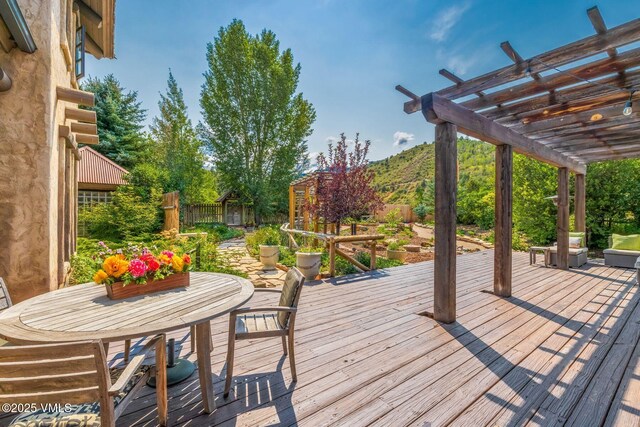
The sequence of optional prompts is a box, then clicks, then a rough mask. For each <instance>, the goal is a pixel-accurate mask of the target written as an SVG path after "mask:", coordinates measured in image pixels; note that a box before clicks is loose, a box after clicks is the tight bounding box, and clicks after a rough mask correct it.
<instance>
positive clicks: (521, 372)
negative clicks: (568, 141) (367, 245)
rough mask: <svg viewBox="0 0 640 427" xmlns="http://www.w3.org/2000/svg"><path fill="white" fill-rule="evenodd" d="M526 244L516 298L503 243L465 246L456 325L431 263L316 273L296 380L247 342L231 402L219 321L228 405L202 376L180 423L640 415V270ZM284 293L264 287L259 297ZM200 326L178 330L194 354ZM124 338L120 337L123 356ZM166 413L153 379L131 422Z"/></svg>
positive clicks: (585, 420) (218, 357)
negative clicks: (638, 274) (548, 264)
mask: <svg viewBox="0 0 640 427" xmlns="http://www.w3.org/2000/svg"><path fill="white" fill-rule="evenodd" d="M513 255H514V256H513V296H512V297H511V298H506V299H505V298H499V297H496V296H494V295H493V294H492V293H491V292H490V291H492V289H493V272H492V268H493V253H492V251H484V252H478V253H474V254H469V255H464V256H460V257H458V276H457V277H458V289H457V295H458V301H457V306H458V319H457V322H455V323H453V324H451V325H443V324H438V323H437V322H435V321H434V320H432V319H430V318H428V317H426V316H422V315H419V314H420V313H422V312H424V311H430V310H432V306H433V263H432V262H425V263H420V264H412V265H407V266H403V267H397V268H393V269H388V270H384V271H378V272H372V273H367V274H361V275H353V276H349V277H346V278H339V279H336V280H331V281H325V282H322V283H317V284H315V283H312V284H308V285H307V286H305V288H304V291H303V294H302V298H301V300H300V306H299V310H300V313H299V316H298V322H297V328H296V330H297V332H296V334H297V335H296V360H297V368H298V382H297V384H292V383H291V374H290V369H289V361H288V360H287V359H286V358H284V357H283V356H282V349H281V344H280V340H279V339H264V340H247V341H240V342H238V343H237V346H236V366H235V373H236V376H235V377H234V383H233V388H232V392H231V395H230V397H229V398H228V399H227V400H225V399H223V398H222V394H221V393H222V387H223V382H224V374H225V371H224V359H225V355H226V334H227V327H228V326H227V321H228V320H227V318H221V319H217V320H215V321H214V322H212V334H213V340H214V350H213V352H212V365H213V372H214V386H215V389H216V393H217V395H216V404H217V410H216V412H215V413H213V414H203V412H202V402H201V397H200V392H199V384H198V380H197V375H194V376H193V377H192V378H190V379H189V380H187V381H185V382H184V383H182V384H179V385H177V386H174V387H171V388H170V390H169V398H170V400H169V410H170V424H171V425H176V426H214V425H215V426H261V425H282V426H288V425H304V426H324V425H343V426H361V425H362V426H364V425H379V426H388V425H393V426H402V425H416V426H424V425H426V423H431V425H434V426H439V425H460V426H469V425H473V426H475V425H487V426H494V425H500V426H507V425H522V424H526V423H530V424H531V425H563V424H566V425H576V426H577V425H593V424H599V425H601V424H604V425H611V426H614V425H625V426H626V425H639V426H640V403H639V402H640V343H639V340H640V329H639V328H638V323H640V304H639V303H640V290H639V288H638V287H637V285H636V283H635V271H632V270H625V269H616V268H610V267H606V266H603V265H600V264H590V265H587V266H585V267H583V268H581V269H572V270H569V271H562V270H556V269H551V268H544V267H542V266H530V265H529V264H528V254H524V253H514V254H513ZM273 298H274V295H273V294H256V296H255V297H254V300H253V301H251V304H250V305H263V303H268V302H273ZM187 334H188V331H187V330H184V331H175V332H172V333H171V334H169V336H170V337H175V338H177V339H178V343H179V345H181V349H180V350H181V354H182V356H184V357H188V358H190V359H192V360H195V356H194V355H193V354H190V352H189V348H190V346H189V337H188V335H187ZM137 344H138V345H139V344H140V343H137ZM136 348H138V347H134V352H135V350H136ZM122 349H123V346H122V344H121V343H114V344H112V346H111V348H110V355H111V356H112V357H113V358H114V362H113V363H119V361H120V359H121V357H122V354H121V353H122ZM155 417H156V411H155V396H154V394H153V390H151V389H148V388H144V389H143V390H142V392H141V393H140V394H139V397H138V398H136V399H135V400H134V401H133V402H132V403H131V404H130V405H129V407H128V408H127V410H126V411H125V413H124V414H123V416H122V417H121V418H120V419H119V421H118V425H122V426H134V425H140V426H153V425H156V418H155ZM0 424H1V420H0Z"/></svg>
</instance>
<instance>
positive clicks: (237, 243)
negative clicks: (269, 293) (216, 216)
mask: <svg viewBox="0 0 640 427" xmlns="http://www.w3.org/2000/svg"><path fill="white" fill-rule="evenodd" d="M218 247H219V249H220V252H222V253H227V254H229V255H233V256H231V257H230V258H231V259H232V261H231V263H230V265H229V266H230V267H232V268H235V269H236V270H240V271H243V272H245V273H247V276H248V279H249V280H250V281H251V283H253V286H255V287H256V288H275V287H276V286H281V285H282V283H283V281H284V276H285V274H286V273H285V272H284V271H282V270H277V269H276V270H263V269H262V263H261V262H260V261H258V260H256V259H255V258H254V257H252V256H251V255H250V254H249V252H248V251H247V247H246V244H245V241H244V239H232V240H227V241H225V242H223V243H221V244H220V245H219V246H218Z"/></svg>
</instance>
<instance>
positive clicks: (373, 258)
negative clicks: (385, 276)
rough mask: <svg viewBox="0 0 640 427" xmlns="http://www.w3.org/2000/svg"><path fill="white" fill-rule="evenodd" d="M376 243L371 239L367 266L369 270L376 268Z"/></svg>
mask: <svg viewBox="0 0 640 427" xmlns="http://www.w3.org/2000/svg"><path fill="white" fill-rule="evenodd" d="M377 245H378V242H377V241H375V240H373V241H371V261H370V262H369V268H370V269H371V270H375V269H376V246H377Z"/></svg>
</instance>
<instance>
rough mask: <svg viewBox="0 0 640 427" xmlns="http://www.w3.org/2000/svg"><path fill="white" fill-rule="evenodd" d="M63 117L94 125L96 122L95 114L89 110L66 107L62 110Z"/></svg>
mask: <svg viewBox="0 0 640 427" xmlns="http://www.w3.org/2000/svg"><path fill="white" fill-rule="evenodd" d="M64 116H65V118H66V119H67V120H77V121H79V122H86V123H94V124H95V123H97V122H98V119H97V117H96V112H95V111H91V110H81V109H79V108H71V107H67V108H65V109H64Z"/></svg>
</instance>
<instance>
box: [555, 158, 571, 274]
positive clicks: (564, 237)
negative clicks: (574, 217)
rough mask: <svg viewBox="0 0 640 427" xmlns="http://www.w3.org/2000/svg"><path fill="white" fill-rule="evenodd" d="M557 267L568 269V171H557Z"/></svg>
mask: <svg viewBox="0 0 640 427" xmlns="http://www.w3.org/2000/svg"><path fill="white" fill-rule="evenodd" d="M556 230H557V239H558V253H557V255H558V256H557V266H558V268H561V269H564V270H566V269H567V268H569V169H567V168H559V169H558V223H557V225H556Z"/></svg>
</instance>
